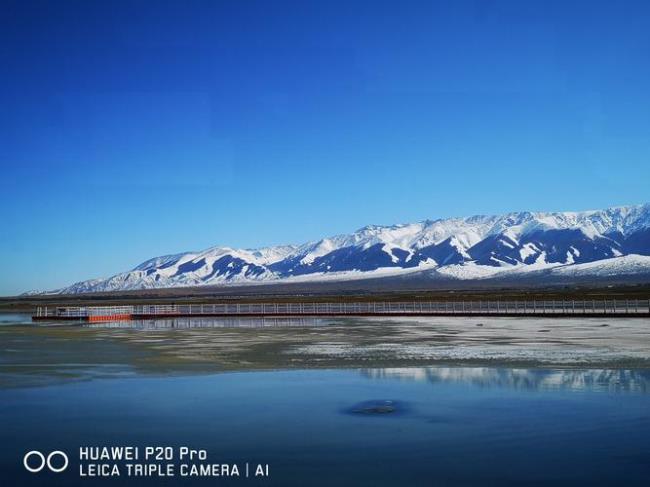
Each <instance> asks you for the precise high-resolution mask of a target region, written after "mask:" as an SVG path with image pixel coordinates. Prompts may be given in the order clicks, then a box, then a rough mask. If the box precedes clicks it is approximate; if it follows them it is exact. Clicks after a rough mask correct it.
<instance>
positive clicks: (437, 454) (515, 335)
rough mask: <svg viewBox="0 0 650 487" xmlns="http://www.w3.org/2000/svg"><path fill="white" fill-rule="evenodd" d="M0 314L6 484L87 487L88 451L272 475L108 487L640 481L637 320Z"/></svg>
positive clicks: (0, 455)
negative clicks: (174, 455)
mask: <svg viewBox="0 0 650 487" xmlns="http://www.w3.org/2000/svg"><path fill="white" fill-rule="evenodd" d="M2 318H4V320H0V321H3V322H2V326H0V472H2V475H3V477H2V478H3V485H4V483H5V482H4V481H8V482H9V483H8V485H65V486H75V485H89V484H92V480H93V479H89V478H87V477H80V476H79V474H80V464H79V455H78V451H79V448H80V447H82V446H99V447H102V446H108V447H110V446H137V447H139V448H141V449H144V448H145V447H146V446H172V447H180V446H187V447H190V448H195V449H205V450H206V451H207V455H208V457H207V463H229V464H233V463H234V464H237V465H239V466H240V468H241V469H242V474H243V468H244V465H245V464H246V463H249V464H251V465H254V464H257V463H261V464H268V465H269V477H268V478H265V479H259V478H258V479H254V478H242V477H219V478H216V479H215V478H214V477H204V478H191V477H165V478H159V477H145V478H141V477H138V478H133V477H131V478H129V477H126V476H125V475H124V471H123V470H122V475H121V476H119V477H111V478H110V479H106V478H102V479H99V480H100V481H101V483H103V484H105V485H142V484H146V485H159V484H163V485H184V484H192V485H194V484H202V485H208V484H211V485H212V484H216V485H281V486H285V485H287V486H301V487H302V486H306V485H310V486H311V485H315V486H320V485H323V486H331V485H354V486H357V485H361V486H373V487H375V486H383V485H407V486H418V485H427V486H428V485H441V486H474V485H499V486H502V485H517V486H519V485H554V486H555V485H572V486H575V485H588V486H600V485H625V486H635V485H646V483H647V478H648V475H650V441H649V440H648V438H650V368H648V367H647V365H648V358H647V357H648V355H649V354H650V352H649V351H648V349H649V347H648V343H649V341H648V340H649V337H650V330H649V328H650V327H648V326H647V320H626V319H617V320H611V321H609V322H603V320H584V319H575V320H574V319H564V320H531V319H516V318H513V319H501V318H499V319H482V320H481V321H480V322H478V321H476V320H470V319H457V318H456V319H450V318H435V319H381V320H377V319H328V318H322V319H320V318H319V320H317V321H315V322H312V321H294V320H289V321H287V322H283V321H281V320H277V319H275V320H271V321H267V320H261V321H260V320H257V321H255V320H234V321H232V320H225V321H224V320H208V321H205V320H203V319H200V320H198V321H192V320H163V321H161V322H142V323H114V324H102V325H101V326H81V325H79V324H65V323H64V324H60V323H59V324H44V325H39V326H35V325H33V324H30V323H29V319H28V317H27V318H25V317H24V316H21V315H14V316H8V315H4V316H3V317H2ZM478 325H481V326H478ZM604 325H607V326H604ZM30 450H39V451H43V452H46V453H47V452H49V451H53V450H61V451H64V452H67V453H68V454H69V456H70V466H69V468H68V469H67V470H66V471H65V472H63V473H59V474H54V473H45V472H41V473H39V474H29V473H28V472H27V471H26V470H25V469H24V468H23V465H22V460H23V455H24V454H25V453H26V452H28V451H30ZM122 467H123V465H122ZM95 480H97V479H96V478H95Z"/></svg>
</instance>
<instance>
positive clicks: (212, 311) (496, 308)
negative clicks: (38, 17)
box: [34, 299, 650, 321]
mask: <svg viewBox="0 0 650 487" xmlns="http://www.w3.org/2000/svg"><path fill="white" fill-rule="evenodd" d="M273 315H285V316H294V315H310V316H315V315H324V316H327V315H330V316H339V315H357V316H372V315H378V316H387V315H398V316H406V315H412V316H427V315H461V316H462V315H513V316H528V315H535V316H540V315H552V316H557V315H593V316H601V315H612V316H621V315H628V316H650V300H649V299H605V300H578V301H576V300H545V301H537V300H533V301H400V302H397V301H365V302H295V303H219V304H165V305H159V304H156V305H135V306H82V307H47V306H44V307H38V308H37V310H36V313H35V315H34V318H35V319H47V318H53V319H89V320H90V321H101V320H102V318H109V317H120V318H121V319H147V318H158V317H161V318H164V317H166V316H167V317H169V316H173V317H178V316H273Z"/></svg>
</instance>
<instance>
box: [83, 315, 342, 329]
mask: <svg viewBox="0 0 650 487" xmlns="http://www.w3.org/2000/svg"><path fill="white" fill-rule="evenodd" d="M330 322H331V321H328V320H325V319H321V318H300V317H269V318H247V317H239V318H213V317H207V318H205V317H204V318H170V319H164V320H133V321H115V322H105V323H95V324H86V325H84V326H87V327H89V328H138V329H174V328H179V329H184V328H290V327H298V328H305V327H314V326H323V325H327V324H329V323H330Z"/></svg>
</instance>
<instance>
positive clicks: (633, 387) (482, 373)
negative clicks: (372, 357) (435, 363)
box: [361, 367, 650, 393]
mask: <svg viewBox="0 0 650 487" xmlns="http://www.w3.org/2000/svg"><path fill="white" fill-rule="evenodd" d="M361 373H362V374H363V375H364V376H366V377H368V378H370V379H403V380H416V381H428V382H430V383H432V384H436V383H445V382H446V383H449V382H453V383H467V384H471V385H476V386H480V387H509V388H513V389H531V390H544V389H567V390H576V391H596V390H601V391H608V390H611V391H631V392H643V393H647V392H650V370H626V369H587V370H572V369H511V368H491V367H418V368H395V369H364V370H362V371H361Z"/></svg>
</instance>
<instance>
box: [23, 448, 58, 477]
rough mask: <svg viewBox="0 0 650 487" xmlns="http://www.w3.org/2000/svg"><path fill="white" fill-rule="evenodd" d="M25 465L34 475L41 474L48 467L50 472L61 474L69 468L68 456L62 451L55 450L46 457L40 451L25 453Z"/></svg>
mask: <svg viewBox="0 0 650 487" xmlns="http://www.w3.org/2000/svg"><path fill="white" fill-rule="evenodd" d="M23 465H24V466H25V468H26V469H27V470H28V471H30V472H32V473H37V472H40V471H41V470H43V469H44V468H45V466H46V465H47V468H49V469H50V471H52V472H54V473H60V472H63V471H64V470H65V469H66V468H68V455H66V454H65V453H63V452H62V451H60V450H54V451H53V452H51V453H50V454H49V455H48V456H47V457H46V456H45V455H43V454H42V453H41V452H40V451H37V450H32V451H30V452H27V453H25V456H24V457H23Z"/></svg>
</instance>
